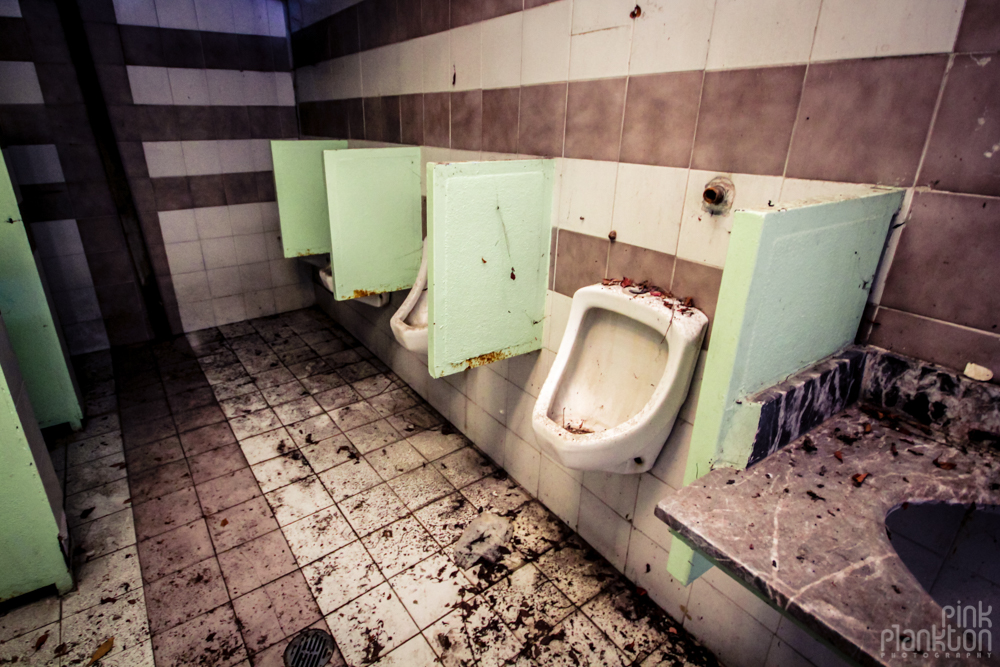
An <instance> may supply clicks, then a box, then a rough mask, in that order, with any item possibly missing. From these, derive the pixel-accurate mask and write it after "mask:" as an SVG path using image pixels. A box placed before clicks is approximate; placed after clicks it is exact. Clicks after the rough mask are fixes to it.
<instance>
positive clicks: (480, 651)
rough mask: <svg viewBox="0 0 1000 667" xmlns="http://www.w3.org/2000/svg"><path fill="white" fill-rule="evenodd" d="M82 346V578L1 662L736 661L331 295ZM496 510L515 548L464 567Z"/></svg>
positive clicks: (29, 621) (11, 623)
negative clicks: (403, 371)
mask: <svg viewBox="0 0 1000 667" xmlns="http://www.w3.org/2000/svg"><path fill="white" fill-rule="evenodd" d="M78 361H80V369H79V375H80V380H81V383H82V384H83V386H84V390H85V392H86V398H87V405H88V414H89V415H90V417H89V419H88V420H87V422H86V425H85V429H84V431H82V432H80V433H78V434H75V435H74V436H73V437H71V438H69V439H68V441H67V442H65V443H63V444H62V446H60V447H58V448H57V449H56V450H55V452H54V456H55V457H56V459H57V460H56V466H57V468H58V469H59V470H61V471H64V473H65V475H64V477H65V480H66V487H67V500H66V505H67V512H68V515H69V520H70V523H71V525H72V526H73V534H74V539H75V543H76V549H75V552H74V557H75V559H76V561H77V563H78V580H79V582H80V583H79V590H77V591H75V592H74V593H72V594H70V595H67V596H65V597H63V598H62V599H61V600H60V599H57V598H54V597H53V598H48V599H45V600H42V601H40V602H36V603H34V604H31V605H29V606H24V607H21V608H19V609H16V610H14V611H12V612H10V613H8V614H7V615H5V616H0V664H7V662H12V661H13V660H14V659H15V658H17V660H18V661H17V663H16V664H18V665H67V666H68V665H86V664H87V663H88V662H89V661H90V659H91V656H92V654H93V653H94V651H95V650H96V649H97V648H98V646H100V645H101V644H102V643H104V642H105V641H106V640H107V639H108V638H111V637H113V638H114V647H113V648H112V650H111V651H110V652H109V653H108V654H107V656H106V657H105V658H104V659H103V660H101V661H100V663H99V664H100V665H103V666H104V667H109V666H112V665H114V666H116V667H118V666H120V667H146V666H149V665H153V664H154V663H155V665H157V666H158V667H172V666H175V665H176V666H181V665H185V666H186V665H202V666H211V667H229V666H232V665H239V666H241V667H243V666H248V665H254V666H267V667H278V666H280V665H283V661H282V653H283V651H284V649H285V645H286V644H287V642H288V641H289V639H290V637H291V636H293V635H294V634H295V633H297V632H299V631H300V630H302V629H304V628H307V627H318V628H323V629H326V630H329V631H330V632H331V633H332V634H333V636H334V638H335V639H336V641H337V644H338V646H339V649H340V651H341V653H342V655H338V656H337V657H336V658H335V660H334V662H333V663H332V664H334V665H341V664H347V665H366V664H373V663H374V664H378V665H393V666H398V667H420V666H421V665H431V664H444V665H449V666H471V665H482V666H484V667H485V666H493V665H502V664H509V665H517V666H519V667H523V666H527V665H593V666H595V667H596V666H599V665H613V666H618V665H642V666H643V667H651V666H653V665H687V664H690V665H715V664H717V663H716V662H715V659H714V658H713V657H712V656H711V655H710V654H709V653H708V652H707V651H706V650H705V649H703V648H702V647H700V646H699V645H697V644H696V643H695V642H694V641H693V640H692V639H691V638H690V636H689V635H688V633H687V632H686V631H685V630H683V629H682V628H681V627H680V624H679V623H677V622H675V621H674V620H673V619H671V618H670V617H669V616H667V615H666V614H664V613H663V612H662V611H661V610H660V609H658V608H657V607H656V606H655V605H654V604H653V603H651V602H650V601H649V600H648V598H647V597H645V596H644V594H643V591H641V590H637V589H635V588H633V587H631V585H630V584H629V583H628V582H627V581H626V580H625V579H624V577H622V576H621V575H619V574H618V573H617V572H615V570H614V569H613V568H612V567H611V566H610V565H609V564H608V563H607V562H606V561H604V560H603V559H602V558H601V557H600V556H599V555H598V554H597V553H596V552H594V551H593V550H592V549H590V548H589V547H588V546H587V545H586V544H585V543H584V542H583V541H582V540H580V538H579V537H578V536H576V535H574V534H573V533H572V531H571V530H569V529H568V528H567V527H566V526H565V525H564V524H562V523H561V522H560V521H559V520H558V519H557V518H556V517H555V516H554V515H552V514H551V513H550V512H548V511H547V510H546V509H545V508H544V507H542V506H541V505H540V504H539V503H538V502H537V501H535V500H533V499H532V498H531V497H530V496H529V495H528V494H527V493H525V492H524V491H523V490H522V489H521V488H519V487H518V486H517V484H515V483H514V482H513V481H511V480H510V479H508V478H507V476H506V475H505V473H504V472H503V471H502V470H498V469H497V468H495V467H494V466H493V465H492V464H491V463H490V462H489V461H488V460H487V459H485V458H484V457H483V456H482V455H481V454H480V453H479V452H478V451H477V450H476V449H474V448H473V447H471V446H470V443H469V442H468V441H467V440H466V439H465V438H464V437H463V436H462V435H461V434H459V433H457V432H456V431H455V430H454V429H453V428H452V427H451V426H450V425H449V424H447V423H445V422H444V421H443V420H442V418H441V417H440V416H439V415H438V414H437V413H435V412H434V411H433V410H432V409H431V408H430V407H429V406H427V405H426V404H425V403H424V402H423V401H422V400H421V399H420V398H419V397H418V396H417V395H416V394H414V393H413V392H412V391H411V390H410V389H409V388H408V387H406V386H405V385H404V384H403V383H402V382H401V381H400V380H399V379H398V378H397V377H396V376H395V375H393V374H392V373H391V372H389V371H388V369H387V368H386V367H385V366H384V365H383V364H382V363H381V362H379V361H378V360H377V359H375V358H374V357H373V356H372V355H371V354H370V353H369V352H368V351H367V350H365V349H364V348H363V347H361V346H360V345H359V344H358V343H357V342H356V341H355V340H354V339H352V338H351V336H350V335H349V334H347V333H345V332H344V331H343V330H342V329H340V328H339V327H338V326H336V325H335V324H334V323H333V322H332V321H331V320H329V319H328V318H327V317H326V316H325V315H323V314H322V313H321V312H320V311H316V310H306V311H298V312H294V313H288V314H284V315H280V316H276V317H270V318H265V319H261V320H255V321H252V322H243V323H239V324H233V325H228V326H224V327H221V328H219V329H210V330H206V331H201V332H197V333H196V334H192V335H189V336H188V337H187V339H185V338H179V339H177V340H175V341H173V343H164V344H158V345H153V346H139V347H134V348H129V349H116V350H115V351H114V352H113V353H111V354H109V353H98V354H94V355H90V356H89V357H87V358H83V359H79V360H78ZM116 397H117V400H116ZM484 510H485V511H492V512H496V513H499V514H502V515H503V516H506V517H509V518H510V519H511V520H512V521H513V524H514V536H513V538H512V541H511V543H510V545H509V546H510V548H509V553H507V554H506V555H505V556H504V557H503V559H502V560H501V561H500V562H499V563H498V564H496V565H487V564H478V565H476V566H475V567H473V568H472V569H470V570H468V571H466V572H463V571H461V570H460V569H458V567H456V565H455V564H454V562H453V561H452V558H451V550H452V548H453V545H454V542H455V541H456V540H457V539H458V538H459V536H460V535H461V533H462V531H463V529H464V527H465V526H466V525H467V523H468V522H469V521H470V520H471V519H473V518H474V517H475V516H476V515H477V514H478V513H479V512H481V511H484ZM43 638H44V641H43Z"/></svg>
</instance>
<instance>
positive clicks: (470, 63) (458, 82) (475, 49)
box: [451, 23, 483, 90]
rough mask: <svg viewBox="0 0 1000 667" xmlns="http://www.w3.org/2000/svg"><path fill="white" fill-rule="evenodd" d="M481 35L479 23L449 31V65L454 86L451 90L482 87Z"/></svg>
mask: <svg viewBox="0 0 1000 667" xmlns="http://www.w3.org/2000/svg"><path fill="white" fill-rule="evenodd" d="M482 53H483V35H482V27H481V24H479V23H473V24H472V25H467V26H462V27H461V28H454V29H452V31H451V65H452V68H453V70H452V71H453V72H454V73H455V84H454V85H453V86H452V87H451V90H477V89H479V88H482V87H483V76H482V64H481V63H482Z"/></svg>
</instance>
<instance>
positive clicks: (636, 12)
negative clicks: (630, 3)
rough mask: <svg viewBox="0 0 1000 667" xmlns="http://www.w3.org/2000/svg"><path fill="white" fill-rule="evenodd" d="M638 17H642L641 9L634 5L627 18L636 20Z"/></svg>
mask: <svg viewBox="0 0 1000 667" xmlns="http://www.w3.org/2000/svg"><path fill="white" fill-rule="evenodd" d="M640 16H642V7H640V6H639V5H636V6H635V9H633V10H632V11H631V12H629V15H628V17H629V18H630V19H637V18H639V17H640Z"/></svg>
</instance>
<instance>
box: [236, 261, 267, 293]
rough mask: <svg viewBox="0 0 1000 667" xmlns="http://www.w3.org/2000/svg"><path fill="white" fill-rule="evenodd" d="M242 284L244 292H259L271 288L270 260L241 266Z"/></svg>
mask: <svg viewBox="0 0 1000 667" xmlns="http://www.w3.org/2000/svg"><path fill="white" fill-rule="evenodd" d="M240 284H242V285H243V291H244V292H247V293H249V292H258V291H260V290H267V289H271V287H272V283H271V266H270V264H269V263H268V262H258V263H256V264H244V265H241V266H240Z"/></svg>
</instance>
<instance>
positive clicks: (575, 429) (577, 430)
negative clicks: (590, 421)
mask: <svg viewBox="0 0 1000 667" xmlns="http://www.w3.org/2000/svg"><path fill="white" fill-rule="evenodd" d="M563 428H564V429H566V430H567V431H569V432H570V433H572V434H573V435H585V434H587V433H593V432H594V429H592V428H587V427H586V426H584V425H583V420H581V421H580V424H579V425H578V426H573V424H572V423H569V424H563Z"/></svg>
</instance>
